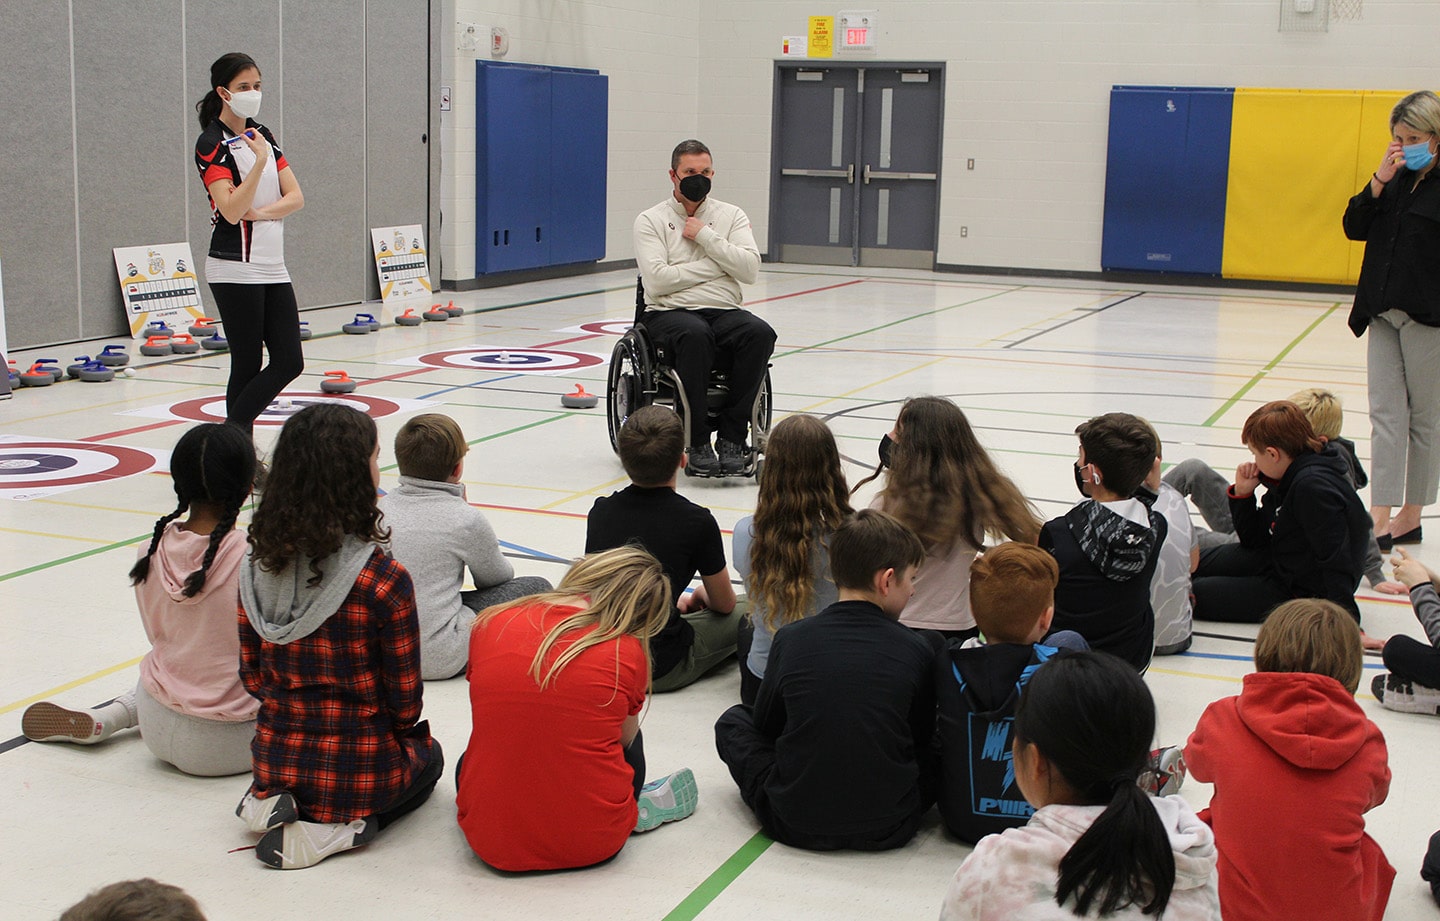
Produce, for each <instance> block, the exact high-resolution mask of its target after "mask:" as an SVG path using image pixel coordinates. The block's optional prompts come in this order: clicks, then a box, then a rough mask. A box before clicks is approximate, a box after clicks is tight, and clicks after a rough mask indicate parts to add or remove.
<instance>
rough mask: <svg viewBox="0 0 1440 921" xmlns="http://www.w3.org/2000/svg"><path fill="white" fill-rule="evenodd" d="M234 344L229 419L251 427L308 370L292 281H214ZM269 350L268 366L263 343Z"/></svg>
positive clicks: (212, 288)
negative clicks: (306, 368)
mask: <svg viewBox="0 0 1440 921" xmlns="http://www.w3.org/2000/svg"><path fill="white" fill-rule="evenodd" d="M210 293H211V294H212V295H214V297H215V306H216V307H217V308H218V309H219V311H220V322H221V323H222V324H224V327H225V338H226V339H227V340H228V341H229V343H230V382H229V383H228V384H227V385H226V387H225V421H226V422H231V423H234V424H235V425H238V426H240V427H241V428H243V429H245V430H246V431H247V432H248V431H251V430H252V429H253V428H254V425H255V419H256V418H257V417H258V416H259V415H260V414H261V413H262V412H264V411H265V407H267V406H269V405H270V401H271V400H274V399H275V397H276V396H277V395H279V393H280V391H282V390H284V389H285V386H286V385H287V384H289V383H290V382H291V381H293V380H294V379H295V378H297V377H299V376H300V372H301V371H304V370H305V356H304V355H303V354H301V351H300V310H299V308H298V307H297V306H296V304H295V289H294V288H292V287H291V286H290V283H289V282H288V281H287V282H279V283H275V284H264V285H238V284H229V283H225V284H212V285H211V286H210ZM262 346H263V347H264V349H265V351H266V352H268V353H269V356H270V360H269V363H268V364H266V365H265V367H264V369H263V370H262V369H261V367H260V362H261V357H262V356H261V347H262Z"/></svg>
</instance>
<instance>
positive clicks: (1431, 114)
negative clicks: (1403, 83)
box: [1390, 90, 1440, 137]
mask: <svg viewBox="0 0 1440 921" xmlns="http://www.w3.org/2000/svg"><path fill="white" fill-rule="evenodd" d="M1401 122H1404V123H1405V124H1407V125H1409V126H1410V127H1411V128H1414V129H1415V130H1416V131H1423V132H1425V133H1426V134H1431V135H1434V136H1436V137H1440V96H1436V95H1435V94H1434V93H1432V92H1431V91H1430V90H1420V91H1419V92H1415V93H1411V94H1410V95H1409V96H1406V97H1405V98H1404V99H1402V100H1400V101H1399V102H1397V103H1395V108H1393V109H1391V110H1390V130H1391V131H1394V130H1395V126H1396V125H1398V124H1400V123H1401Z"/></svg>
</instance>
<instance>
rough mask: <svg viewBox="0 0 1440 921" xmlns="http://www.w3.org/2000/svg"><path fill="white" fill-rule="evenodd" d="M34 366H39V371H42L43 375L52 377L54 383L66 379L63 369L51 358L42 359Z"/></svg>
mask: <svg viewBox="0 0 1440 921" xmlns="http://www.w3.org/2000/svg"><path fill="white" fill-rule="evenodd" d="M35 364H37V365H39V366H40V367H39V370H41V371H44V372H45V373H47V374H49V375H50V376H51V377H53V378H54V379H55V383H57V384H58V383H60V382H61V381H63V380H66V379H67V378H66V377H65V369H64V368H62V367H60V365H59V364H58V363H57V362H56V360H55V359H53V358H42V359H40V360H39V361H37V362H35Z"/></svg>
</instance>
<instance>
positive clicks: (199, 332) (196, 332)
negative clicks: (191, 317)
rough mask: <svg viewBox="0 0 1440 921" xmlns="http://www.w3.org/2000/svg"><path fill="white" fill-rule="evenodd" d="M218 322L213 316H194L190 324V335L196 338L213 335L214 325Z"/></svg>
mask: <svg viewBox="0 0 1440 921" xmlns="http://www.w3.org/2000/svg"><path fill="white" fill-rule="evenodd" d="M219 322H220V321H219V320H217V319H215V318H214V317H196V318H195V322H194V323H191V324H190V335H192V336H194V337H195V338H196V339H204V338H205V337H207V336H213V335H215V326H216V324H218V323H219Z"/></svg>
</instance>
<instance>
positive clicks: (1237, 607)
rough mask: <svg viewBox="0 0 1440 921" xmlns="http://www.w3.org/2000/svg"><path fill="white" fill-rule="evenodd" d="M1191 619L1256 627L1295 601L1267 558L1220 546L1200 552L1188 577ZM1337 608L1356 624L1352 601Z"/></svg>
mask: <svg viewBox="0 0 1440 921" xmlns="http://www.w3.org/2000/svg"><path fill="white" fill-rule="evenodd" d="M1190 591H1191V592H1192V593H1193V594H1194V596H1195V619H1196V620H1217V621H1224V622H1227V623H1235V624H1258V623H1260V622H1261V621H1263V620H1264V619H1265V617H1266V616H1267V615H1268V614H1269V613H1270V612H1271V611H1272V610H1273V609H1274V608H1275V607H1276V606H1277V605H1280V604H1284V603H1285V602H1287V601H1289V600H1290V599H1291V598H1295V597H1302V598H1303V597H1319V596H1305V595H1299V596H1296V595H1293V594H1291V593H1290V591H1289V590H1288V589H1286V587H1285V586H1284V585H1283V584H1281V582H1280V580H1278V579H1276V578H1275V575H1274V573H1273V572H1272V570H1271V569H1270V556H1269V554H1266V553H1261V552H1259V551H1256V550H1250V549H1248V548H1247V547H1245V546H1244V545H1243V544H1220V545H1219V546H1216V547H1210V548H1209V549H1207V550H1201V551H1200V565H1199V566H1197V567H1196V568H1195V573H1194V575H1192V576H1191V577H1190ZM1346 601H1347V602H1348V603H1346V604H1341V605H1340V606H1341V607H1342V608H1344V609H1345V610H1346V612H1347V613H1348V614H1349V615H1350V616H1351V617H1353V618H1355V622H1356V623H1357V624H1358V623H1359V622H1360V608H1359V607H1357V606H1356V604H1355V599H1354V598H1349V599H1346Z"/></svg>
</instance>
